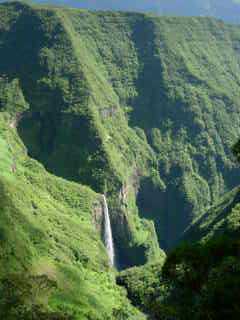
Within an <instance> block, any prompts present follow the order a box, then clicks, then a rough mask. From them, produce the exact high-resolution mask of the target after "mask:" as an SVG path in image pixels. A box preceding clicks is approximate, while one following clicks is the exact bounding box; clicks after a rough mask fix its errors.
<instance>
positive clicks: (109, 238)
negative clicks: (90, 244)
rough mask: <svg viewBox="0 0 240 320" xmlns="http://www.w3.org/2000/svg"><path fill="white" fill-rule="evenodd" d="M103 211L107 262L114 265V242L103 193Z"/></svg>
mask: <svg viewBox="0 0 240 320" xmlns="http://www.w3.org/2000/svg"><path fill="white" fill-rule="evenodd" d="M103 213H104V242H105V246H106V249H107V253H108V257H109V264H110V265H111V266H114V256H115V254H114V244H113V237H112V228H111V221H110V218H109V212H108V205H107V199H106V197H105V195H103Z"/></svg>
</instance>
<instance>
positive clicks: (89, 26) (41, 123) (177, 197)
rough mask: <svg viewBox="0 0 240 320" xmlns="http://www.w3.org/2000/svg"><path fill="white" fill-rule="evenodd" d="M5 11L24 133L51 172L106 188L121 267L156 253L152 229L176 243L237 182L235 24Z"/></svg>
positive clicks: (3, 50) (6, 63)
mask: <svg viewBox="0 0 240 320" xmlns="http://www.w3.org/2000/svg"><path fill="white" fill-rule="evenodd" d="M0 10H1V13H0V14H1V17H2V18H1V25H0V28H1V32H0V54H1V61H0V73H1V74H2V75H5V77H7V78H8V79H9V80H8V82H9V83H10V84H8V86H9V87H11V86H12V85H13V84H12V81H15V82H16V81H17V80H14V79H18V81H19V86H20V88H21V90H22V94H23V96H24V99H25V100H26V101H27V103H28V107H27V110H25V111H24V112H22V111H21V110H20V111H19V112H18V116H17V118H19V119H18V120H19V121H18V133H19V135H20V136H21V139H22V141H23V143H24V144H25V146H26V147H27V149H28V153H29V155H30V156H31V157H33V158H35V159H37V160H38V161H40V162H41V163H42V164H44V166H45V167H46V169H47V170H48V171H50V172H51V173H53V174H55V175H57V176H60V177H63V178H65V179H68V180H71V181H75V182H80V183H83V184H85V185H88V186H90V187H91V188H92V189H94V190H95V191H96V192H99V193H106V194H107V198H108V202H109V207H110V213H111V220H112V226H113V235H114V240H115V244H116V249H117V256H118V265H119V266H120V267H124V266H131V265H139V264H142V263H144V262H146V261H148V260H149V259H151V260H152V259H157V258H158V256H159V249H158V244H157V240H156V235H155V230H154V224H155V228H156V231H157V236H158V240H159V243H160V246H161V247H162V248H164V249H168V248H171V247H172V246H174V245H175V244H176V243H177V241H178V239H179V238H180V237H181V234H182V233H183V232H184V230H185V229H186V228H187V227H188V226H189V225H190V224H191V223H192V221H193V220H194V219H195V218H196V217H197V215H199V214H201V213H203V212H204V211H206V208H207V207H209V206H210V205H211V204H213V203H214V202H215V201H217V200H218V199H219V196H221V195H222V194H223V192H225V191H228V190H230V189H231V188H232V187H234V186H236V185H237V183H238V182H237V178H236V177H237V173H238V172H239V169H238V168H237V166H236V164H235V162H234V160H233V157H232V155H231V151H230V147H231V146H232V144H233V143H234V142H235V141H236V139H237V137H238V136H239V135H240V130H239V128H240V126H239V124H240V123H239V122H240V120H239V119H240V118H239V112H240V105H239V101H240V100H239V92H240V91H239V85H240V76H239V75H240V72H239V71H240V70H239V69H240V67H239V47H240V29H239V28H238V27H233V26H227V25H224V24H223V23H222V22H217V21H215V20H213V19H207V18H158V17H151V16H148V15H144V14H130V13H106V12H98V13H97V12H96V13H90V12H87V11H81V10H73V9H49V8H44V7H42V8H41V7H36V8H35V7H34V8H33V7H29V6H26V5H22V4H19V3H12V4H5V5H2V6H1V9H0ZM9 90H10V89H9ZM15 108H17V106H16V107H15ZM20 114H21V116H20ZM140 217H141V218H140ZM153 222H154V224H153Z"/></svg>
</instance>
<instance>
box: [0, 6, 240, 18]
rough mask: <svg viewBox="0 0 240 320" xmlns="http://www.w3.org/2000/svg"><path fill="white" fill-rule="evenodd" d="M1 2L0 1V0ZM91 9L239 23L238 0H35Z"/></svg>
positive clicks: (239, 8)
mask: <svg viewBox="0 0 240 320" xmlns="http://www.w3.org/2000/svg"><path fill="white" fill-rule="evenodd" d="M0 2H1V1H0ZM35 2H37V3H47V4H55V5H67V6H72V7H78V8H85V9H91V10H125V11H126V10H127V11H145V12H153V13H155V14H161V15H174V16H181V15H182V16H212V17H215V18H218V19H224V20H226V21H228V22H232V23H239V22H240V19H239V13H240V2H239V0H221V1H219V0H160V1H156V0H138V1H134V0H128V1H127V0H35Z"/></svg>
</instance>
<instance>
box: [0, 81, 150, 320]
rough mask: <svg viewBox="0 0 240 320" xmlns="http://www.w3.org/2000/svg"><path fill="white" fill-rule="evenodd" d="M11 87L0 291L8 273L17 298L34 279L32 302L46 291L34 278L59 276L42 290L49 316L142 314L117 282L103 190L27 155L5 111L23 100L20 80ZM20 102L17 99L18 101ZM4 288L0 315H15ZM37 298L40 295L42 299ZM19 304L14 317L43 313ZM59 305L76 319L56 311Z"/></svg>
mask: <svg viewBox="0 0 240 320" xmlns="http://www.w3.org/2000/svg"><path fill="white" fill-rule="evenodd" d="M2 81H3V80H1V82H2ZM1 84H2V83H1ZM13 87H14V89H15V91H14V92H12V93H13V94H16V95H15V98H17V100H15V98H14V96H13V95H11V100H9V99H8V98H9V97H10V95H9V96H8V98H7V97H6V96H7V95H5V97H4V96H3V95H1V97H0V101H1V103H3V101H4V102H5V103H4V105H5V106H6V107H7V110H5V111H3V110H2V111H1V112H0V134H1V137H0V145H1V156H0V172H1V173H0V225H1V227H0V252H1V254H0V270H1V278H0V290H1V292H2V290H3V288H2V286H3V284H4V283H5V282H4V281H6V280H5V279H8V281H13V285H14V291H13V292H14V293H15V294H16V292H17V291H16V290H22V291H21V292H22V294H21V299H22V298H23V297H22V295H23V294H24V289H23V288H24V286H26V288H27V291H29V290H30V289H29V287H28V285H29V284H28V281H30V280H31V281H33V284H32V282H30V283H31V286H33V287H34V286H36V289H35V291H33V292H34V296H30V301H31V304H33V303H36V302H35V299H37V298H38V297H37V298H36V297H35V295H38V294H40V293H41V290H43V291H44V290H46V287H45V286H46V284H44V282H43V283H42V284H41V282H40V285H39V288H38V285H37V281H38V279H40V281H42V280H41V279H45V278H41V277H43V276H44V277H47V278H48V279H49V280H48V281H53V282H54V283H56V288H55V290H54V292H53V293H52V294H51V295H50V296H49V300H47V301H46V297H44V307H45V308H46V310H48V312H50V314H51V312H52V313H53V317H52V318H51V317H49V318H46V315H45V318H44V319H65V320H66V319H79V320H80V319H81V320H84V319H88V320H89V319H92V320H96V319H99V320H106V319H122V317H124V319H136V320H137V319H145V317H144V316H143V315H142V314H140V313H139V312H138V311H137V310H135V309H134V308H133V307H132V306H131V305H130V303H129V302H128V301H127V299H126V295H125V293H124V291H123V290H121V289H120V288H118V287H117V286H116V284H115V276H114V271H113V270H111V269H110V267H109V262H108V257H107V254H106V250H105V248H104V245H103V242H102V241H101V225H102V222H101V221H102V220H103V212H102V211H103V203H102V196H101V195H100V194H97V193H95V192H94V191H92V190H91V189H90V188H88V187H85V186H82V185H80V184H77V183H74V182H68V181H66V180H64V179H62V178H57V177H55V176H53V175H51V174H49V173H48V172H47V171H46V170H45V169H44V168H43V166H42V165H41V164H40V163H38V162H37V161H35V160H33V159H30V158H29V157H28V156H27V152H26V151H27V150H26V148H25V146H24V145H23V143H22V142H21V140H20V139H19V136H18V133H17V131H16V128H15V124H16V123H15V120H16V119H15V117H14V114H13V113H12V112H11V111H10V110H8V106H9V107H11V108H12V107H13V104H18V103H19V102H20V99H19V94H20V93H19V92H18V93H17V89H18V90H19V87H16V83H15V85H14V86H13ZM4 92H5V93H6V91H4ZM2 93H3V91H2V92H1V94H2ZM6 98H7V99H6ZM8 102H9V103H8ZM24 106H26V103H25V102H24V100H22V105H21V107H23V108H24ZM19 107H20V106H19ZM12 277H13V278H12ZM38 277H39V278H38ZM9 279H10V280H9ZM11 279H13V280H11ZM21 279H23V280H21ZM32 279H33V280H32ZM2 281H3V282H2ZM21 281H23V283H22V282H21ZM35 281H36V284H35ZM10 283H11V282H10ZM18 286H22V288H20V287H18ZM7 290H11V288H10V287H9V285H8V286H7V289H5V290H3V295H2V294H1V300H0V304H1V307H0V316H1V318H4V319H16V316H12V317H11V316H9V314H6V313H5V311H4V302H3V297H7V294H8V293H7ZM36 290H37V291H36ZM10 292H11V291H10ZM36 292H37V293H36ZM11 294H12V293H11ZM10 297H11V299H12V300H10V301H11V302H10V301H9V302H8V304H7V306H8V307H7V308H8V309H9V306H12V305H13V307H12V309H14V303H16V302H14V300H13V297H12V296H10ZM24 302H25V301H24ZM38 303H39V302H38ZM42 303H43V302H42V300H41V306H42ZM28 304H29V302H28ZM28 304H27V305H28ZM23 307H24V306H23V305H21V308H20V309H16V310H17V314H18V319H24V320H26V319H30V318H31V319H40V318H39V317H36V318H35V317H33V314H32V315H31V317H30V318H28V317H26V315H25V314H24V315H22V312H23ZM12 309H11V310H10V311H11V312H12ZM27 310H29V306H28V307H27ZM56 312H60V315H61V314H65V313H66V314H69V315H70V316H71V315H72V317H73V318H72V317H71V318H65V317H63V318H61V317H60V315H57V316H56V315H55V317H54V314H55V313H56ZM7 315H8V316H7ZM21 316H22V317H21ZM32 317H33V318H32ZM119 317H120V318H119Z"/></svg>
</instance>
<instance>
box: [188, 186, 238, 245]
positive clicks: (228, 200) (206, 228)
mask: <svg viewBox="0 0 240 320" xmlns="http://www.w3.org/2000/svg"><path fill="white" fill-rule="evenodd" d="M239 226H240V190H239V187H237V188H235V189H234V190H232V191H231V192H229V193H227V194H225V195H224V196H223V197H222V198H221V201H219V203H217V204H216V205H214V206H213V207H211V208H210V209H209V210H208V211H207V212H206V213H204V214H203V215H201V216H200V217H199V218H198V219H197V220H196V221H194V223H193V224H192V225H191V226H190V227H189V228H188V229H187V230H186V231H185V234H184V235H183V238H182V240H184V241H199V240H201V241H206V240H208V239H211V238H213V237H216V236H219V235H221V234H229V235H231V236H234V235H238V234H239Z"/></svg>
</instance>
